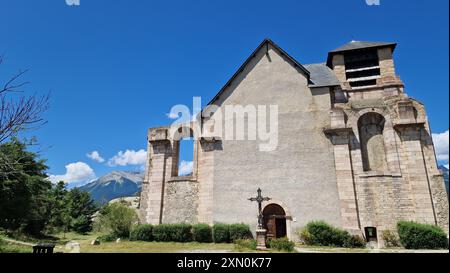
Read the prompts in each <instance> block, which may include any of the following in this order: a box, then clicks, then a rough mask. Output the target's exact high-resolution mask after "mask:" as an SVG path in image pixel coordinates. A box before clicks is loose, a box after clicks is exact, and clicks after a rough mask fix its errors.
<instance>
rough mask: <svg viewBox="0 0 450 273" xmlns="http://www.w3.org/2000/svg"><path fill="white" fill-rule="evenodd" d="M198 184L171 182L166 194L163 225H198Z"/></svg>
mask: <svg viewBox="0 0 450 273" xmlns="http://www.w3.org/2000/svg"><path fill="white" fill-rule="evenodd" d="M198 184H199V183H198V182H197V181H189V180H185V181H183V180H180V181H169V182H167V184H166V192H165V194H164V210H163V218H162V223H163V224H175V223H190V224H195V223H197V209H198Z"/></svg>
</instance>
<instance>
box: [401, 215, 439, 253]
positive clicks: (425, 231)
mask: <svg viewBox="0 0 450 273" xmlns="http://www.w3.org/2000/svg"><path fill="white" fill-rule="evenodd" d="M397 230H398V235H399V237H400V242H401V243H402V245H403V246H404V247H405V248H407V249H439V248H448V239H447V235H446V234H445V232H444V231H443V230H442V229H441V228H440V227H438V226H435V225H428V224H420V223H416V222H407V221H400V222H398V223H397Z"/></svg>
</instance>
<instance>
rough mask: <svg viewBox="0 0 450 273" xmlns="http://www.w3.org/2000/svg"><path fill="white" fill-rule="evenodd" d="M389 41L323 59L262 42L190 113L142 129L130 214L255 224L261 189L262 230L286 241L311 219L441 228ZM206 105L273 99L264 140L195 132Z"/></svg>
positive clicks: (372, 237)
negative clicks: (139, 182)
mask: <svg viewBox="0 0 450 273" xmlns="http://www.w3.org/2000/svg"><path fill="white" fill-rule="evenodd" d="M395 49H396V43H386V42H360V41H352V42H350V43H348V44H346V45H343V46H342V47H339V48H337V49H335V50H332V51H330V52H328V56H327V59H326V62H324V63H317V64H301V63H299V62H298V61H296V60H295V59H294V58H293V57H291V56H290V55H289V54H288V53H286V52H285V51H284V50H283V49H282V48H280V47H279V46H278V45H277V44H275V43H274V42H273V41H271V40H269V39H266V40H264V41H263V42H262V43H261V44H260V45H259V46H258V47H257V48H256V50H255V51H254V52H253V53H252V54H251V56H250V57H249V58H248V59H247V60H246V61H245V62H244V64H243V65H242V66H241V67H240V68H239V69H238V71H237V72H236V73H235V74H234V75H233V76H232V78H231V79H230V80H229V81H228V82H227V83H226V85H225V86H224V87H223V88H222V89H221V90H220V91H219V92H218V93H217V94H216V95H215V96H214V98H213V99H212V100H211V102H210V103H209V104H208V105H207V106H206V107H205V108H203V110H202V112H201V114H200V115H199V116H197V118H196V119H195V121H193V122H191V123H189V124H183V125H173V124H172V125H169V126H165V127H157V128H151V129H149V132H148V161H147V168H146V176H145V179H144V182H143V186H142V193H141V203H140V211H139V212H140V218H141V221H142V222H145V223H150V224H161V223H207V224H211V225H212V224H214V223H245V224H248V225H250V227H252V228H253V229H255V228H256V226H257V222H258V218H257V216H258V209H257V204H256V203H255V202H250V201H249V200H248V199H249V198H250V197H254V196H255V195H256V190H257V189H258V188H261V190H262V194H263V195H264V196H268V197H270V198H271V199H270V200H269V201H265V202H263V204H262V213H263V216H264V217H263V225H264V227H265V228H266V229H267V230H268V237H284V236H287V237H288V238H290V239H292V240H298V235H297V234H298V232H297V231H298V230H299V229H300V228H302V227H303V226H305V225H306V224H307V223H308V222H310V221H313V220H324V221H326V222H328V223H330V224H333V225H335V226H337V227H341V228H343V229H346V230H348V231H349V232H351V233H352V234H358V235H361V236H363V237H364V238H365V239H366V240H367V241H378V242H379V243H380V244H382V243H383V242H382V239H381V236H380V235H381V232H382V231H383V230H386V229H391V230H395V226H396V223H397V221H399V220H413V221H417V222H422V223H429V224H436V225H439V226H441V227H442V228H444V230H446V232H448V212H449V211H448V210H449V207H448V196H447V193H446V190H445V186H444V181H443V177H442V175H441V174H440V172H439V170H438V168H437V162H436V156H435V151H434V147H433V142H432V137H431V131H430V126H429V123H428V119H427V115H426V112H425V107H424V105H423V104H422V103H421V102H419V101H417V100H415V99H413V98H410V97H408V95H407V94H406V92H405V89H404V84H403V82H402V81H401V79H400V77H399V76H398V75H397V74H396V71H395V66H394V61H393V54H394V51H395ZM211 69H214V68H211ZM211 105H215V106H217V107H216V108H218V107H224V106H227V105H259V106H261V105H263V106H269V105H277V107H278V108H277V109H278V110H277V111H278V112H277V122H278V123H277V145H276V147H275V148H274V149H272V150H267V151H264V150H261V149H259V148H258V144H259V142H260V140H255V139H239V140H236V139H231V140H230V139H227V138H226V137H224V136H223V135H217V134H216V135H214V134H213V135H211V134H209V133H208V134H207V133H206V132H204V130H205V128H206V125H207V124H208V121H209V120H211V117H214V115H216V113H215V111H209V110H208V107H209V106H211ZM208 111H209V112H210V113H209V115H204V112H208ZM257 115H258V120H259V119H266V115H261V114H259V113H258V114H257ZM221 118H222V119H226V118H225V117H221ZM234 118H236V117H235V116H232V118H231V119H234ZM216 121H217V119H216ZM231 121H233V120H231ZM246 122H247V123H251V122H250V120H249V119H246ZM218 124H219V126H221V125H220V123H218ZM212 126H214V124H213V125H212ZM182 127H183V128H182ZM186 127H189V128H188V129H187V130H186ZM193 127H196V128H200V129H199V130H196V132H195V133H194V131H195V130H194V129H193ZM194 134H195V135H196V136H195V137H194V147H193V149H194V155H193V159H194V160H193V170H192V173H191V174H190V175H187V176H180V175H178V168H179V163H180V162H179V153H180V140H181V139H182V138H184V137H193V136H194ZM245 134H246V135H248V134H249V133H248V132H246V133H245Z"/></svg>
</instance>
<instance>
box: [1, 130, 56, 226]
mask: <svg viewBox="0 0 450 273" xmlns="http://www.w3.org/2000/svg"><path fill="white" fill-rule="evenodd" d="M0 157H1V161H0V162H1V163H2V164H0V226H2V227H4V228H6V229H12V230H16V229H18V228H19V227H22V228H23V229H24V230H25V231H27V232H29V233H32V234H37V233H39V232H41V231H42V229H43V228H44V227H45V225H46V224H47V222H48V221H49V219H50V210H49V200H48V193H49V191H50V189H51V182H50V181H48V180H47V175H46V173H45V172H46V170H47V166H46V165H45V161H44V160H42V159H38V155H37V154H36V153H33V152H29V151H27V145H26V144H25V143H23V142H20V141H19V140H17V139H15V138H13V139H12V140H11V141H10V142H7V143H4V144H0Z"/></svg>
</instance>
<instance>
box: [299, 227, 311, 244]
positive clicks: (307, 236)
mask: <svg viewBox="0 0 450 273" xmlns="http://www.w3.org/2000/svg"><path fill="white" fill-rule="evenodd" d="M299 236H300V241H301V242H302V243H303V244H305V245H313V241H312V238H311V233H309V231H308V229H306V228H304V229H301V230H300V234H299Z"/></svg>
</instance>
